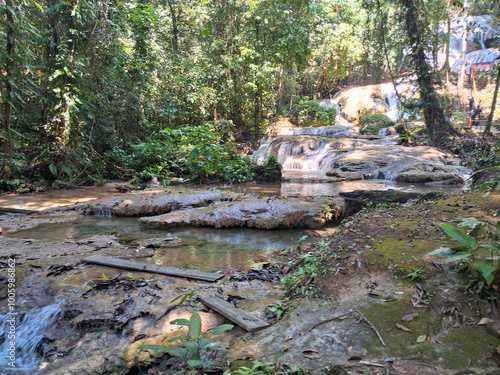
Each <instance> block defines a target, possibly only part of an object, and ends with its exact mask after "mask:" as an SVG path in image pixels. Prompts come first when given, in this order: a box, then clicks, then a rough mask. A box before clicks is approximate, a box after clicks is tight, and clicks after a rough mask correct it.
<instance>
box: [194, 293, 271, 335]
mask: <svg viewBox="0 0 500 375" xmlns="http://www.w3.org/2000/svg"><path fill="white" fill-rule="evenodd" d="M199 299H200V301H201V302H202V303H203V304H204V305H206V306H208V307H210V308H211V309H213V310H215V311H217V312H218V313H219V314H221V315H222V316H224V317H226V318H227V319H229V320H230V321H232V322H234V323H236V324H237V325H239V326H240V327H242V328H244V329H246V330H247V331H249V332H254V331H258V330H259V329H262V328H266V327H268V326H269V323H266V322H264V321H263V320H260V319H258V318H256V317H255V316H253V315H251V314H249V313H247V312H245V311H243V310H241V309H237V308H236V307H234V306H233V305H231V304H230V303H229V302H226V301H224V300H223V299H220V298H217V297H209V296H199Z"/></svg>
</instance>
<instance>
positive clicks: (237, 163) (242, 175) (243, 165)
mask: <svg viewBox="0 0 500 375" xmlns="http://www.w3.org/2000/svg"><path fill="white" fill-rule="evenodd" d="M256 167H257V163H255V162H254V161H253V160H252V159H250V158H249V157H238V158H236V159H234V160H229V161H227V162H225V163H221V169H220V170H219V171H218V172H217V173H216V177H219V178H221V179H222V180H224V181H229V182H236V183H241V182H247V181H253V180H255V178H256V177H257V173H255V169H256Z"/></svg>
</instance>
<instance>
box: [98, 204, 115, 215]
mask: <svg viewBox="0 0 500 375" xmlns="http://www.w3.org/2000/svg"><path fill="white" fill-rule="evenodd" d="M95 216H97V217H112V216H113V215H112V214H111V210H110V208H109V207H107V206H99V210H98V211H97V213H96V214H95Z"/></svg>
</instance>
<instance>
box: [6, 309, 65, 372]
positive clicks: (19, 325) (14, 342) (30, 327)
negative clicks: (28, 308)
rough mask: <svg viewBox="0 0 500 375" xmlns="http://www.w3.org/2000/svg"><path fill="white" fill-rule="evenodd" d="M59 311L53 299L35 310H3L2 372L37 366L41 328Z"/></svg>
mask: <svg viewBox="0 0 500 375" xmlns="http://www.w3.org/2000/svg"><path fill="white" fill-rule="evenodd" d="M60 315H61V309H60V305H59V304H58V303H57V304H53V305H49V306H45V307H43V308H41V309H39V310H38V311H33V312H29V313H25V314H22V313H19V314H17V315H9V314H3V315H2V316H1V317H0V330H1V332H2V334H3V336H1V337H0V353H1V354H0V368H2V370H3V371H4V372H3V373H4V374H16V373H27V372H33V371H36V370H37V369H38V366H39V363H40V358H38V356H37V350H38V348H39V345H40V343H41V341H42V338H43V335H44V332H45V330H46V329H47V328H48V327H50V326H51V325H52V324H54V323H55V322H56V321H57V320H58V319H59V317H60ZM12 354H13V355H14V356H11V355H12ZM12 364H13V365H14V366H12Z"/></svg>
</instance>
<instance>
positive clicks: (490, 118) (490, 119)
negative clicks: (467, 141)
mask: <svg viewBox="0 0 500 375" xmlns="http://www.w3.org/2000/svg"><path fill="white" fill-rule="evenodd" d="M498 86H500V64H498V69H497V81H496V84H495V92H494V94H493V100H492V102H491V110H490V115H489V116H488V121H487V122H486V127H485V128H484V134H485V135H489V134H491V125H492V123H493V116H494V115H495V107H496V105H497V96H498Z"/></svg>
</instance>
